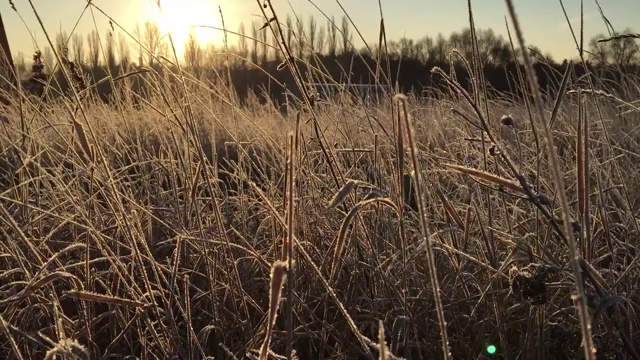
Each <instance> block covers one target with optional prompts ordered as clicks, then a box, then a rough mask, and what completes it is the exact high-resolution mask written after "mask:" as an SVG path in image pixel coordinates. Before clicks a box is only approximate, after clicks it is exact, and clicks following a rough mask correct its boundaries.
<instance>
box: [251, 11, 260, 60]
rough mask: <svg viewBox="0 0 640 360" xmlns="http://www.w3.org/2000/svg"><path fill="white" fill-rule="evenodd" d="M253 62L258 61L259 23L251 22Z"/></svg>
mask: <svg viewBox="0 0 640 360" xmlns="http://www.w3.org/2000/svg"><path fill="white" fill-rule="evenodd" d="M251 62H253V63H254V64H257V63H258V24H257V23H256V22H255V21H253V22H252V23H251Z"/></svg>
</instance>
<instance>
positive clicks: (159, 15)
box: [147, 0, 223, 57]
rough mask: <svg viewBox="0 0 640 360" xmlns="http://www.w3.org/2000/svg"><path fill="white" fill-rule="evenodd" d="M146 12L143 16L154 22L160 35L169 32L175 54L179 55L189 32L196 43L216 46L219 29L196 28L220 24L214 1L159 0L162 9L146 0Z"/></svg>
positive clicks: (153, 2) (218, 41)
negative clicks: (147, 7) (147, 5)
mask: <svg viewBox="0 0 640 360" xmlns="http://www.w3.org/2000/svg"><path fill="white" fill-rule="evenodd" d="M149 4H150V5H149V7H153V9H151V8H150V9H149V10H150V12H149V13H147V18H148V19H150V20H153V21H155V22H157V23H158V25H159V27H160V31H161V32H162V34H163V35H166V34H167V33H170V34H171V37H172V39H173V43H174V45H175V47H176V51H177V53H178V56H179V57H182V54H183V51H184V48H185V43H186V42H187V40H188V39H189V34H190V33H191V32H193V34H194V35H195V37H196V39H197V40H198V43H200V45H201V46H203V47H206V46H207V44H213V45H216V46H218V45H220V44H221V43H222V38H223V35H222V32H221V31H220V30H215V29H207V28H201V27H197V26H196V25H206V26H213V27H221V26H220V13H219V10H218V3H217V2H216V1H211V0H162V1H161V2H160V4H161V6H162V10H161V11H160V9H159V8H158V6H157V5H156V4H155V0H154V1H149Z"/></svg>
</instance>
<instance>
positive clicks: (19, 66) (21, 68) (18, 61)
mask: <svg viewBox="0 0 640 360" xmlns="http://www.w3.org/2000/svg"><path fill="white" fill-rule="evenodd" d="M13 64H14V65H15V67H16V72H17V73H18V76H20V75H21V74H24V73H25V72H27V63H26V60H25V57H24V53H23V52H22V51H18V53H17V54H16V55H15V57H14V59H13Z"/></svg>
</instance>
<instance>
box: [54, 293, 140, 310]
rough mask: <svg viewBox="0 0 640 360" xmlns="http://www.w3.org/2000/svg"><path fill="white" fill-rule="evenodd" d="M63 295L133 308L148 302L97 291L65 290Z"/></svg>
mask: <svg viewBox="0 0 640 360" xmlns="http://www.w3.org/2000/svg"><path fill="white" fill-rule="evenodd" d="M65 295H66V296H68V297H70V298H74V299H78V300H85V301H91V302H99V303H105V304H112V305H122V306H130V307H134V308H136V307H147V306H149V304H147V303H143V302H139V301H135V300H130V299H124V298H121V297H117V296H112V295H104V294H98V293H94V292H91V291H84V290H71V291H67V292H65Z"/></svg>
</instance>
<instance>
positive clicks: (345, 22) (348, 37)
mask: <svg viewBox="0 0 640 360" xmlns="http://www.w3.org/2000/svg"><path fill="white" fill-rule="evenodd" d="M341 30H342V48H341V49H340V50H341V52H342V54H349V53H351V50H352V48H351V44H352V41H353V35H352V34H351V29H350V28H349V19H348V18H347V16H346V15H342V26H341Z"/></svg>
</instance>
